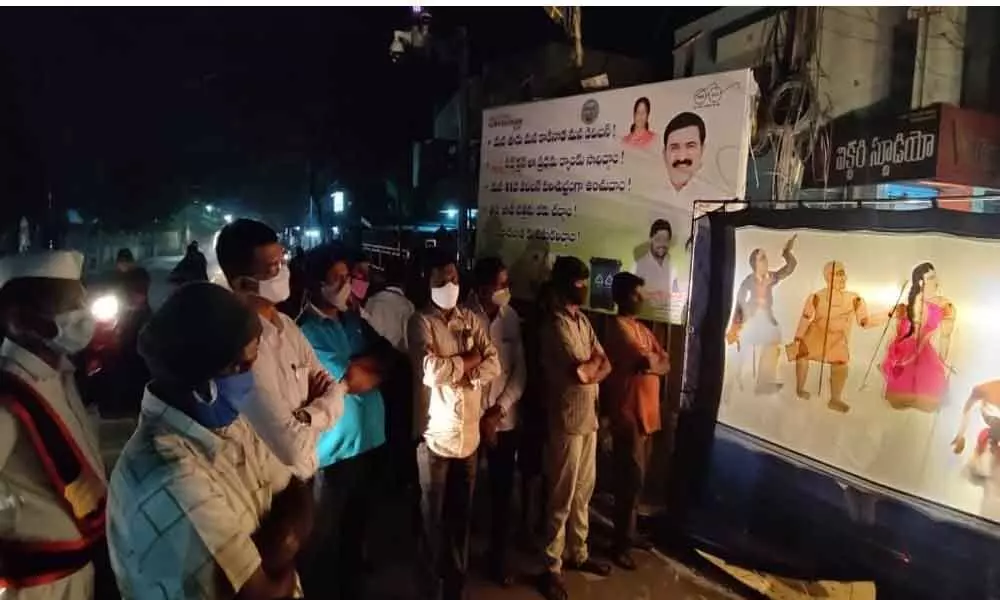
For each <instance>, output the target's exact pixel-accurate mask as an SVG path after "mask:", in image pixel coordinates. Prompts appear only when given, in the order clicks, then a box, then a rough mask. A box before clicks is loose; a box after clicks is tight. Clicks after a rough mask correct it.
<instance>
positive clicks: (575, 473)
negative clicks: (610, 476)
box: [538, 256, 611, 600]
mask: <svg viewBox="0 0 1000 600" xmlns="http://www.w3.org/2000/svg"><path fill="white" fill-rule="evenodd" d="M589 281H590V271H589V269H587V265H585V264H583V262H582V261H581V260H580V259H578V258H575V257H572V256H561V257H559V258H558V259H557V260H556V262H555V264H554V265H553V266H552V283H551V285H552V291H553V294H554V296H555V309H554V311H553V313H552V314H551V315H550V316H549V317H548V318H547V319H546V320H545V321H543V323H542V326H541V330H540V331H539V333H538V335H539V345H540V349H541V355H542V356H544V357H545V361H546V362H545V364H546V372H545V378H546V382H547V383H548V387H549V390H548V391H549V394H548V396H549V402H550V404H549V411H548V418H549V439H548V447H547V450H546V452H547V454H548V456H547V459H546V462H547V463H548V465H547V466H548V476H549V478H548V483H549V507H548V524H547V527H546V535H547V545H546V548H545V555H546V560H547V562H548V572H547V574H546V576H545V577H543V578H542V582H541V583H542V588H541V592H542V594H543V595H544V596H545V597H546V598H547V599H548V600H566V598H567V592H566V586H565V584H564V583H563V579H562V566H563V561H562V556H563V550H564V549H565V548H566V546H569V552H570V561H571V562H570V563H569V565H568V566H569V567H570V568H571V569H573V570H577V571H584V572H588V573H592V574H595V575H600V576H605V575H608V573H610V571H611V569H610V567H609V566H608V565H606V564H604V563H600V562H597V561H595V560H593V559H591V558H590V555H589V553H588V550H587V536H588V533H589V513H588V511H589V507H590V498H591V496H592V495H593V493H594V484H595V482H596V477H597V391H598V384H600V383H601V382H602V381H604V379H605V378H606V377H607V376H608V375H609V374H610V373H611V363H610V362H609V361H608V357H607V355H606V354H605V353H604V348H602V347H601V344H600V342H598V341H597V335H596V334H595V333H594V328H593V327H592V326H591V324H590V320H589V319H588V318H587V315H585V314H583V310H582V307H583V305H584V304H586V302H587V288H588V283H589Z"/></svg>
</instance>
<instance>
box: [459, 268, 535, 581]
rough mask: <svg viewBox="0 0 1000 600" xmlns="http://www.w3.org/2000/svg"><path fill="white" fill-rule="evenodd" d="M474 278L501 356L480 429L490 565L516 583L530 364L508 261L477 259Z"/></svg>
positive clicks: (475, 298)
mask: <svg viewBox="0 0 1000 600" xmlns="http://www.w3.org/2000/svg"><path fill="white" fill-rule="evenodd" d="M472 278H473V285H475V290H474V291H473V293H472V294H471V295H470V296H469V301H468V304H467V305H468V308H469V310H470V311H472V313H473V314H475V315H476V316H477V317H479V318H480V320H481V321H482V324H483V328H484V329H485V330H486V331H487V332H489V336H490V340H491V341H492V342H493V345H494V346H496V348H497V352H498V354H499V358H500V374H499V375H498V376H497V378H496V379H494V380H493V381H491V382H490V383H489V386H487V388H486V390H485V391H484V393H483V417H482V423H481V427H480V432H481V434H482V437H483V444H484V445H485V450H486V456H487V458H488V460H489V465H490V468H489V476H490V500H491V501H490V510H491V511H492V513H493V515H492V525H493V526H492V529H491V535H490V560H489V563H490V570H491V571H492V576H493V578H494V579H495V580H496V581H497V582H498V583H499V584H500V585H503V586H505V587H506V586H508V585H510V584H511V583H512V578H511V574H510V572H509V571H508V565H507V549H508V548H507V547H508V541H509V538H510V518H509V517H510V509H511V506H510V504H511V496H512V493H513V490H514V468H515V465H516V462H515V455H516V451H517V433H516V432H515V431H514V425H515V424H516V423H517V411H516V409H517V403H518V401H519V400H520V399H521V394H523V393H524V385H525V379H526V376H527V367H526V366H525V362H524V345H523V344H522V343H521V318H520V317H519V316H518V314H517V312H515V311H514V309H513V308H511V307H510V280H509V279H508V275H507V268H506V267H505V266H504V264H503V261H501V260H500V259H499V258H494V257H486V258H481V259H479V260H477V261H476V265H475V268H474V269H473V273H472Z"/></svg>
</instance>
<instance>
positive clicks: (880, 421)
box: [719, 227, 1000, 522]
mask: <svg viewBox="0 0 1000 600" xmlns="http://www.w3.org/2000/svg"><path fill="white" fill-rule="evenodd" d="M735 252H736V254H735V273H734V280H733V306H732V310H731V312H730V313H729V315H728V317H727V318H728V319H729V321H728V323H727V329H726V339H725V343H726V367H725V381H724V384H723V393H722V402H721V405H720V409H719V420H720V421H721V422H722V423H725V424H726V425H729V426H732V427H734V428H737V429H740V430H742V431H745V432H747V433H750V434H753V435H755V436H757V437H759V438H763V439H765V440H767V441H769V442H772V443H774V444H777V445H778V446H781V447H783V448H785V449H788V450H792V451H794V452H797V453H799V454H802V455H805V456H808V457H811V458H813V459H815V460H819V461H821V462H823V463H826V464H829V465H832V466H834V467H837V468H839V469H842V470H845V471H848V472H850V473H852V474H854V475H857V476H860V477H863V478H865V479H867V480H870V481H873V482H875V483H878V484H881V485H884V486H887V487H890V488H893V489H896V490H899V491H901V492H905V493H907V494H912V495H914V496H918V497H920V498H924V499H926V500H930V501H932V502H936V503H939V504H943V505H946V506H949V507H952V508H955V509H958V510H960V511H963V512H966V513H969V514H972V515H978V516H981V517H983V518H985V519H988V520H991V521H994V522H1000V241H993V240H980V239H974V238H959V237H954V236H948V235H942V234H924V233H912V234H899V233H870V232H864V231H858V232H831V231H816V230H808V229H797V230H796V229H793V230H775V229H764V228H759V227H743V228H738V229H736V231H735Z"/></svg>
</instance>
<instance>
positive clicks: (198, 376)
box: [139, 282, 261, 387]
mask: <svg viewBox="0 0 1000 600" xmlns="http://www.w3.org/2000/svg"><path fill="white" fill-rule="evenodd" d="M260 333H261V324H260V318H259V317H258V316H257V314H256V313H254V312H253V311H252V310H250V309H249V308H248V307H246V306H245V305H244V304H243V303H241V302H240V301H239V299H237V297H236V296H235V295H233V293H232V292H230V291H228V290H226V289H225V288H222V287H221V286H218V285H215V284H213V283H205V282H197V283H189V284H187V285H185V286H183V287H181V288H180V289H178V290H177V291H176V292H174V293H173V294H172V295H171V296H170V297H169V298H167V301H166V302H165V303H164V304H163V306H162V307H160V309H159V310H158V311H156V313H155V314H154V315H153V317H152V319H150V321H149V324H148V325H146V327H145V328H144V329H143V330H142V333H141V334H139V354H140V355H141V356H142V357H143V359H144V360H145V361H146V365H147V366H148V367H149V372H150V374H151V375H152V376H153V378H154V379H157V380H161V381H165V382H170V383H172V384H175V385H181V386H185V387H194V386H196V385H198V384H201V383H204V382H206V381H208V380H209V379H211V378H212V377H214V376H216V375H218V374H219V373H220V372H221V371H222V370H223V369H225V368H226V367H228V366H230V365H232V364H234V363H236V362H237V361H239V360H240V358H241V357H242V354H243V349H244V348H245V347H246V345H247V344H249V343H250V342H251V341H253V340H254V339H255V338H257V337H258V336H260Z"/></svg>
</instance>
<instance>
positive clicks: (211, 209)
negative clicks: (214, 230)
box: [205, 204, 215, 214]
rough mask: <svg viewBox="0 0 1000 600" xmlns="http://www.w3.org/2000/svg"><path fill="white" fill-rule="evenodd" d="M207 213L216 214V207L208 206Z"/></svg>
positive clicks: (206, 207)
mask: <svg viewBox="0 0 1000 600" xmlns="http://www.w3.org/2000/svg"><path fill="white" fill-rule="evenodd" d="M205 212H207V213H208V214H212V213H213V212H215V207H214V206H212V205H211V204H206V205H205Z"/></svg>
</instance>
